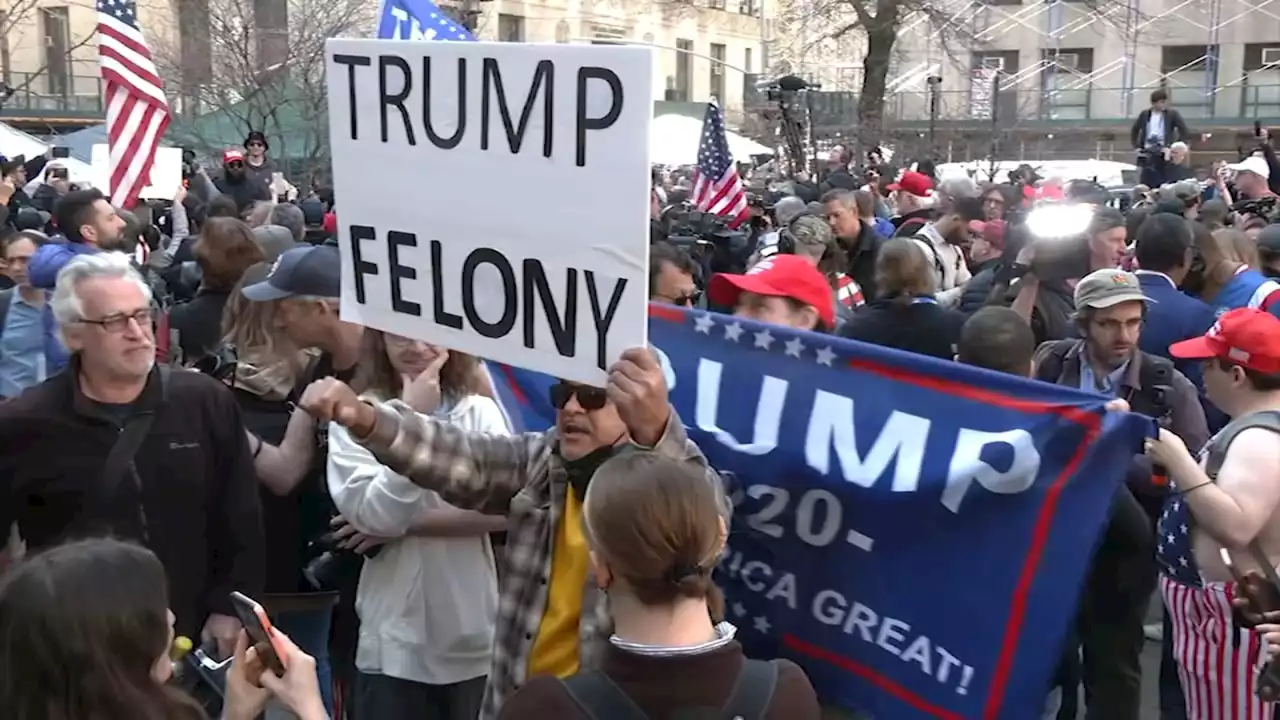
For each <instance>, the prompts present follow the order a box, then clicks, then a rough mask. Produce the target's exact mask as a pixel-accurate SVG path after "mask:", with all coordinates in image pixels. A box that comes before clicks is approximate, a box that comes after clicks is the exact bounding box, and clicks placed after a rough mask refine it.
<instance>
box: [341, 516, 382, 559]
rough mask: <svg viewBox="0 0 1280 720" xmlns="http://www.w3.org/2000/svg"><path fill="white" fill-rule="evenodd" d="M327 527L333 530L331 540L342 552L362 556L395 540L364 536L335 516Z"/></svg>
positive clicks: (345, 521)
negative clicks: (346, 551) (348, 551)
mask: <svg viewBox="0 0 1280 720" xmlns="http://www.w3.org/2000/svg"><path fill="white" fill-rule="evenodd" d="M329 527H331V528H333V539H334V541H335V542H337V544H338V547H340V548H342V549H343V550H350V551H352V552H354V553H356V554H358V555H364V554H365V553H367V552H369V551H370V550H372V549H374V548H376V547H378V546H379V545H385V544H387V543H389V542H391V541H392V540H394V539H395V538H384V537H376V536H374V535H365V534H364V533H362V532H360V531H359V530H357V529H356V526H355V525H352V524H351V523H349V522H347V519H346V518H344V517H342V516H341V515H337V516H335V517H334V518H333V519H332V520H330V521H329Z"/></svg>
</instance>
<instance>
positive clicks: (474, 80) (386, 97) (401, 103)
mask: <svg viewBox="0 0 1280 720" xmlns="http://www.w3.org/2000/svg"><path fill="white" fill-rule="evenodd" d="M333 61H334V62H335V63H337V64H339V65H343V66H345V67H346V69H347V78H346V79H347V82H346V85H347V88H346V90H347V94H348V101H349V104H348V107H349V108H350V112H349V113H348V118H347V121H348V122H347V125H348V127H347V130H348V134H349V135H350V138H351V139H352V140H359V139H360V138H361V133H362V132H369V131H370V130H371V128H361V127H360V122H359V112H358V110H357V108H359V107H360V106H361V105H363V104H367V103H370V102H374V100H373V98H374V96H373V94H372V90H373V88H374V84H373V83H372V82H370V80H371V79H372V78H370V77H368V75H369V73H368V72H367V71H366V72H362V71H361V69H362V68H370V69H374V68H375V66H376V74H377V86H376V87H377V95H376V98H377V99H376V102H377V104H378V107H379V117H380V121H381V122H380V132H381V135H380V137H381V140H382V142H384V143H386V142H392V136H391V132H390V130H391V124H392V122H393V120H392V113H393V111H394V113H395V117H396V120H397V121H398V122H399V124H400V127H401V128H402V129H403V132H404V138H405V141H406V142H408V144H409V145H417V144H419V143H421V142H423V140H422V139H421V137H420V136H419V134H418V133H416V132H415V129H417V130H419V131H420V132H421V136H425V138H426V142H428V143H430V144H432V145H434V146H435V147H437V148H440V149H441V150H452V149H454V148H457V147H458V146H459V145H460V144H461V143H462V141H463V139H464V138H466V137H467V128H468V126H470V127H471V128H472V130H473V132H474V131H476V130H477V129H478V134H479V141H478V144H479V147H480V149H481V150H492V149H497V148H496V145H497V143H495V142H493V137H492V136H493V135H496V134H497V128H496V127H495V126H496V125H497V123H498V119H499V118H500V119H501V123H502V130H501V132H503V133H504V135H505V137H506V147H507V149H508V150H509V151H510V152H511V154H512V155H515V154H518V153H520V151H521V148H522V147H524V143H525V138H526V136H527V135H528V134H529V132H530V130H531V123H530V121H531V119H532V118H533V112H534V108H535V106H537V105H539V104H541V111H542V122H541V123H539V124H538V125H539V131H540V132H541V138H540V140H541V144H540V147H541V153H542V156H543V157H546V158H550V157H552V151H553V150H554V149H555V142H554V134H555V128H556V125H557V122H558V119H557V118H556V117H555V103H554V98H555V92H556V65H555V63H554V62H553V61H551V60H541V61H539V62H538V63H537V65H536V67H535V69H534V72H533V78H532V79H531V80H530V81H529V83H528V91H527V92H524V93H521V92H520V89H522V88H518V87H513V88H512V93H513V95H515V96H516V97H520V98H521V99H522V102H521V106H520V107H521V109H520V116H519V120H518V122H517V121H515V120H514V119H513V117H512V111H511V108H512V105H511V103H509V102H508V94H507V88H508V87H509V86H514V85H515V83H514V81H513V80H512V79H511V78H510V77H509V76H508V79H507V80H505V81H504V80H503V66H502V64H500V63H499V62H498V60H497V59H495V58H492V57H485V58H482V59H480V60H479V62H476V61H475V60H474V59H472V60H471V61H470V62H469V61H468V58H465V57H460V58H456V59H454V60H452V62H449V63H447V64H446V67H445V68H437V72H438V73H439V74H443V73H445V72H447V71H448V65H452V66H453V67H454V68H456V73H457V87H456V88H454V89H453V90H452V91H448V92H446V91H442V90H441V89H440V83H439V81H438V79H437V78H436V76H435V75H434V74H433V71H432V62H431V61H432V57H431V56H430V55H425V56H423V58H422V66H421V68H420V71H419V72H418V73H417V74H416V75H415V68H414V66H412V65H410V64H409V61H408V60H406V59H405V58H403V57H401V56H399V55H378V56H377V57H373V56H368V55H350V54H335V55H334V56H333ZM433 81H434V82H433ZM560 82H561V83H564V82H565V80H564V79H561V80H560ZM569 83H570V88H571V89H570V92H572V93H574V97H575V102H574V108H575V110H576V111H575V113H574V119H573V124H574V137H575V138H576V142H575V146H574V153H573V157H574V164H575V165H577V166H578V167H583V166H585V165H586V164H587V133H589V132H592V131H601V130H606V129H608V128H610V127H612V126H613V124H614V123H616V122H617V121H618V118H619V117H620V116H621V115H622V109H623V104H624V102H625V97H624V93H623V89H622V81H621V80H620V79H619V77H618V74H617V73H616V72H614V71H613V70H611V69H609V68H606V67H594V66H582V67H579V68H577V71H576V72H575V73H573V75H572V76H571V77H570V78H569ZM357 88H362V89H361V90H357ZM415 90H417V92H415ZM468 91H470V92H478V93H479V95H480V117H479V119H478V123H477V122H471V120H472V119H471V118H470V117H469V109H470V107H471V105H469V104H468V102H467V95H468ZM561 92H564V88H561ZM600 92H603V93H607V97H608V98H609V102H608V110H607V111H605V112H604V113H603V114H599V115H597V114H593V113H592V112H591V110H590V108H591V105H592V103H590V102H588V101H589V98H590V96H591V95H592V94H593V93H600ZM414 96H416V97H414ZM411 98H413V100H415V101H414V102H411V101H410V100H411ZM450 110H451V111H452V113H451V115H450V116H448V117H443V118H442V117H440V116H441V115H443V114H445V112H446V111H450ZM433 114H434V116H435V120H434V121H433ZM442 121H443V122H442ZM559 122H563V121H559ZM437 123H439V125H437ZM477 124H478V126H479V127H478V128H477V127H476V125H477ZM441 125H446V126H447V125H451V126H452V130H449V131H445V130H442V129H441V127H440V126H441Z"/></svg>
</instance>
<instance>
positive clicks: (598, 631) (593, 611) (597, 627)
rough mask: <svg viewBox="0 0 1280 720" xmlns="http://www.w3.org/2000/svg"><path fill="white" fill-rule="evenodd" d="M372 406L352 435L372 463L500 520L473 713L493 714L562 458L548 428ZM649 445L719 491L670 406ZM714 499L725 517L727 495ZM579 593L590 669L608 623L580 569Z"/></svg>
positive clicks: (518, 669) (530, 613) (542, 595)
mask: <svg viewBox="0 0 1280 720" xmlns="http://www.w3.org/2000/svg"><path fill="white" fill-rule="evenodd" d="M374 407H375V409H376V411H377V421H376V423H375V424H374V429H373V432H372V433H370V435H369V437H367V438H363V439H357V440H358V441H359V442H360V443H361V444H362V445H364V446H365V447H366V448H368V449H369V451H370V452H372V453H373V454H374V456H375V457H377V459H378V461H379V462H381V463H382V464H384V465H386V466H387V467H389V468H391V469H392V470H394V471H396V472H397V473H400V474H401V475H403V476H405V477H407V478H409V479H410V480H412V481H413V482H414V483H416V484H418V485H421V486H422V487H425V488H428V489H430V490H433V491H435V492H436V493H438V494H439V495H440V497H441V498H443V499H444V500H445V502H448V503H450V504H452V505H455V506H457V507H460V508H464V509H468V510H477V511H479V512H482V513H486V514H491V515H505V516H507V518H508V530H507V544H506V551H505V553H504V554H503V558H502V562H503V563H504V566H503V571H504V572H503V573H502V575H501V582H502V585H501V587H500V589H499V598H498V617H497V627H496V629H495V633H494V643H493V660H492V664H491V666H490V670H489V681H488V684H487V685H486V687H485V694H484V703H483V705H482V707H481V710H480V716H479V719H478V720H495V719H496V718H497V717H498V712H499V711H500V710H501V708H502V704H503V702H504V701H505V700H506V699H507V697H508V696H510V695H511V693H513V692H515V691H516V689H517V688H519V687H520V685H521V684H522V683H523V682H524V681H525V673H526V672H527V669H528V664H529V653H530V651H531V650H532V649H533V641H534V638H535V637H537V634H538V628H539V625H540V624H541V623H542V615H543V611H544V610H545V609H546V604H547V585H548V582H549V581H550V578H551V548H552V543H553V534H554V532H555V529H556V527H557V526H558V524H559V521H560V514H561V513H562V512H563V511H564V502H565V493H566V492H567V491H568V488H569V482H568V476H567V474H566V472H565V468H564V465H563V463H562V461H561V460H560V458H559V456H558V455H556V454H555V453H554V452H553V450H554V448H555V446H556V432H555V430H554V429H552V430H548V431H547V432H544V433H526V434H524V435H519V436H507V437H496V436H489V435H481V434H473V433H468V432H466V431H463V430H459V429H458V428H455V427H453V426H451V425H449V424H447V423H442V422H437V421H435V420H433V419H431V418H429V417H426V416H424V415H419V414H418V413H416V412H414V411H413V410H412V409H411V408H409V406H407V405H405V404H404V403H401V402H399V401H391V402H389V403H385V404H378V405H375V406H374ZM632 447H637V448H638V447H639V446H632ZM652 450H654V451H656V452H660V453H662V454H664V455H667V456H669V457H672V458H676V459H679V460H682V461H685V462H692V463H697V464H698V465H700V466H702V467H703V468H706V474H707V478H708V481H709V482H712V483H714V484H715V485H716V486H717V487H718V488H720V489H721V490H722V491H723V489H724V488H723V485H722V484H721V478H720V476H719V475H718V474H717V473H716V472H715V471H714V470H712V469H711V468H709V467H707V460H706V458H705V457H703V455H702V452H701V451H700V450H698V447H697V446H696V445H694V444H693V442H692V441H690V440H689V438H688V436H687V435H686V434H685V430H684V425H682V424H681V422H680V419H679V417H677V416H676V414H675V412H674V410H673V411H672V414H671V419H670V420H669V421H668V424H667V430H666V432H665V433H663V437H662V439H661V440H659V441H658V444H657V445H656V446H655V447H654V448H652ZM723 498H724V510H725V517H726V519H727V518H728V516H729V513H730V507H729V501H728V497H727V494H725V495H723ZM582 593H583V596H582V619H581V621H580V622H579V625H578V642H579V646H578V652H579V655H578V656H579V658H580V661H581V666H582V668H583V669H590V668H595V667H598V665H599V660H600V658H601V656H602V654H603V651H604V648H605V646H606V645H607V643H608V638H609V636H610V635H611V634H612V633H613V620H612V618H611V617H610V615H609V605H608V599H607V596H606V595H605V593H603V592H601V591H600V590H599V589H598V588H597V587H596V584H595V580H594V578H593V577H592V576H590V575H588V578H587V582H586V584H585V585H584V587H583V589H582Z"/></svg>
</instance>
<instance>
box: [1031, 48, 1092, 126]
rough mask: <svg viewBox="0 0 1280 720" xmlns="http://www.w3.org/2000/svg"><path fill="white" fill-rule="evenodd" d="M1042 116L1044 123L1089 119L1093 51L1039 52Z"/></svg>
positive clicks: (1061, 50) (1056, 49) (1078, 49)
mask: <svg viewBox="0 0 1280 720" xmlns="http://www.w3.org/2000/svg"><path fill="white" fill-rule="evenodd" d="M1040 60H1041V71H1040V90H1041V93H1040V116H1041V119H1044V120H1088V119H1089V91H1090V90H1091V86H1092V81H1091V80H1090V79H1089V75H1090V73H1092V72H1093V49H1092V48H1073V49H1068V48H1046V49H1044V50H1041V51H1040Z"/></svg>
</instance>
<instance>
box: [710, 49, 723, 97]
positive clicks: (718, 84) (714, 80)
mask: <svg viewBox="0 0 1280 720" xmlns="http://www.w3.org/2000/svg"><path fill="white" fill-rule="evenodd" d="M724 58H725V50H724V45H719V44H717V43H711V82H710V86H711V97H713V98H715V99H716V101H717V102H719V103H720V104H721V105H723V104H724Z"/></svg>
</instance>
